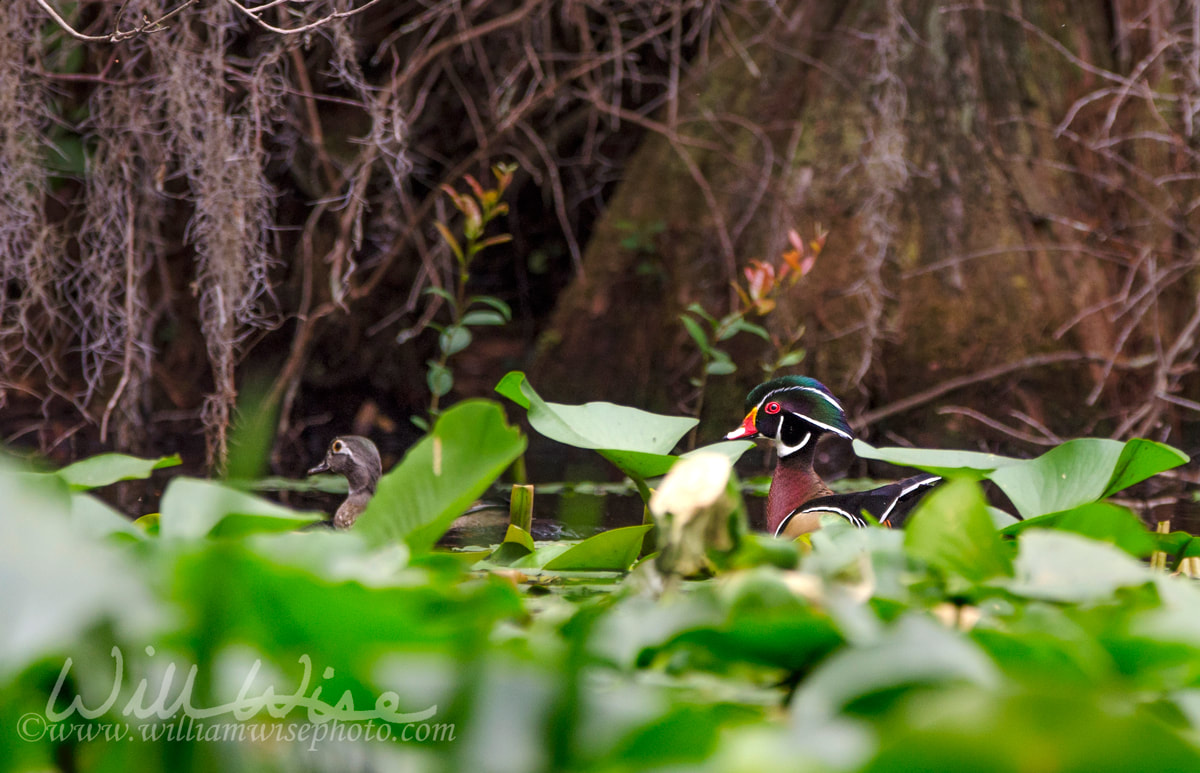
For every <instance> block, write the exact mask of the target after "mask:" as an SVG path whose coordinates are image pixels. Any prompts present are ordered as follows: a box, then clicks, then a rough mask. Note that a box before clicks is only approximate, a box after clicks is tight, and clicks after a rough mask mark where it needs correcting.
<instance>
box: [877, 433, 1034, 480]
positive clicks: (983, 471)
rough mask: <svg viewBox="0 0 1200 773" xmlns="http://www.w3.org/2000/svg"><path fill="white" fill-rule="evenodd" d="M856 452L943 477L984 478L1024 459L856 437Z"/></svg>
mask: <svg viewBox="0 0 1200 773" xmlns="http://www.w3.org/2000/svg"><path fill="white" fill-rule="evenodd" d="M854 453H855V454H857V455H858V456H860V457H861V458H863V459H878V460H879V461H881V462H888V463H890V464H898V465H900V466H902V467H916V468H917V469H919V470H925V471H926V472H932V473H934V474H935V475H941V476H943V477H947V478H949V477H958V478H962V477H971V478H983V477H986V476H987V473H989V472H991V471H992V470H996V469H999V468H1001V467H1007V466H1008V465H1012V464H1020V463H1021V462H1022V461H1023V460H1021V459H1014V458H1012V457H1009V456H1000V455H998V454H985V453H980V452H979V451H953V450H946V449H940V448H875V447H874V446H871V445H870V444H868V443H864V442H863V441H861V440H858V439H855V441H854Z"/></svg>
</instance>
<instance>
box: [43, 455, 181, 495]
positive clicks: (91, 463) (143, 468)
mask: <svg viewBox="0 0 1200 773" xmlns="http://www.w3.org/2000/svg"><path fill="white" fill-rule="evenodd" d="M181 463H182V460H181V459H180V458H179V454H172V455H171V456H163V457H159V458H158V459H141V458H138V457H136V456H127V455H125V454H100V455H99V456H92V457H89V458H87V459H81V460H80V461H78V462H75V463H74V464H68V465H67V466H66V467H63V468H62V469H61V470H59V471H58V475H59V476H60V477H61V478H62V479H63V480H65V481H66V482H67V485H68V486H70V487H71V488H72V489H74V490H77V491H79V490H86V489H94V488H101V487H103V486H108V485H110V484H112V483H116V482H117V481H121V480H142V479H144V478H148V477H150V473H152V472H154V471H155V470H161V469H162V468H164V467H174V466H176V465H178V464H181Z"/></svg>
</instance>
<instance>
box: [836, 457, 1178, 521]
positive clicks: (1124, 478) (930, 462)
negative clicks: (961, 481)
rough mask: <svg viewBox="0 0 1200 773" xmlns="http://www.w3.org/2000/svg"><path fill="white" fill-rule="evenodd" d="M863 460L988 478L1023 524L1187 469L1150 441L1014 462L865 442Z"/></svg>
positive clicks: (1001, 458) (949, 474)
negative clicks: (1166, 472) (1174, 469)
mask: <svg viewBox="0 0 1200 773" xmlns="http://www.w3.org/2000/svg"><path fill="white" fill-rule="evenodd" d="M854 450H855V453H857V454H858V455H859V456H861V457H863V458H864V459H879V460H882V461H886V462H891V463H892V464H900V465H904V466H907V467H917V468H919V469H922V470H926V471H928V472H933V473H936V474H939V475H945V476H961V475H964V474H965V475H968V476H972V477H977V478H988V479H990V480H992V481H994V482H995V483H996V485H997V486H999V487H1000V488H1001V490H1003V491H1004V493H1005V494H1006V495H1007V496H1008V498H1009V499H1010V500H1011V501H1012V503H1013V505H1014V506H1015V507H1016V508H1017V512H1019V513H1020V514H1021V516H1022V517H1023V518H1034V517H1037V516H1039V515H1045V514H1046V513H1057V512H1061V511H1064V510H1070V509H1072V508H1075V507H1078V506H1079V505H1083V504H1087V503H1088V502H1095V501H1097V500H1100V499H1103V498H1104V497H1107V496H1109V495H1111V494H1112V493H1114V492H1116V491H1120V490H1121V489H1123V488H1125V487H1127V486H1130V485H1133V484H1134V483H1136V482H1138V481H1140V480H1144V479H1145V478H1147V477H1149V476H1151V475H1154V474H1157V473H1159V472H1162V471H1163V470H1168V469H1171V468H1172V467H1176V466H1178V465H1180V464H1184V463H1185V462H1186V461H1187V459H1188V457H1187V456H1186V455H1185V454H1183V453H1182V452H1180V451H1178V450H1176V449H1174V448H1171V447H1170V446H1167V445H1163V444H1162V443H1155V442H1153V441H1149V440H1142V439H1135V440H1130V441H1129V442H1128V443H1121V442H1120V441H1117V440H1108V439H1104V438H1079V439H1076V440H1069V441H1067V442H1066V443H1063V444H1062V445H1059V446H1056V447H1055V448H1052V449H1050V450H1049V451H1047V452H1046V453H1044V454H1042V455H1041V456H1039V457H1037V458H1036V459H1013V458H1010V457H1005V456H997V455H995V454H982V453H978V452H975V451H947V450H939V449H919V448H872V447H871V446H869V445H867V444H866V443H863V442H862V441H860V440H855V441H854Z"/></svg>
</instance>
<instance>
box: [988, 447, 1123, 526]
mask: <svg viewBox="0 0 1200 773" xmlns="http://www.w3.org/2000/svg"><path fill="white" fill-rule="evenodd" d="M1124 445H1125V444H1124V443H1121V442H1120V441H1117V440H1107V439H1104V438H1079V439H1076V440H1068V441H1067V442H1066V443H1063V444H1062V445H1060V446H1056V447H1054V448H1052V449H1050V450H1049V451H1047V452H1046V453H1044V454H1042V455H1041V456H1039V457H1037V458H1036V459H1030V460H1028V461H1025V462H1022V463H1021V464H1015V465H1010V466H1008V467H1005V468H1003V469H999V470H996V471H995V472H993V473H992V474H991V475H989V476H988V477H990V478H991V479H992V480H993V481H995V483H996V485H997V486H999V487H1000V488H1001V489H1002V490H1003V491H1004V493H1005V494H1006V495H1007V496H1008V498H1009V499H1010V500H1011V501H1012V503H1013V505H1014V506H1016V508H1017V512H1018V513H1020V514H1021V517H1022V518H1033V517H1035V516H1038V515H1044V514H1046V513H1057V512H1060V511H1063V510H1070V509H1072V508H1074V507H1078V506H1079V505H1082V504H1086V503H1088V502H1095V501H1096V500H1098V499H1101V498H1102V497H1103V496H1104V492H1105V490H1106V489H1107V488H1108V482H1109V479H1110V478H1111V476H1112V471H1113V469H1114V468H1115V466H1116V464H1117V460H1118V459H1119V458H1120V457H1121V454H1122V450H1123V448H1124Z"/></svg>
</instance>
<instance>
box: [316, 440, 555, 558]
mask: <svg viewBox="0 0 1200 773" xmlns="http://www.w3.org/2000/svg"><path fill="white" fill-rule="evenodd" d="M319 472H336V473H337V474H339V475H342V476H344V477H345V478H346V482H347V483H349V484H350V493H349V495H348V496H347V497H346V501H345V502H342V504H341V506H340V507H338V509H337V512H336V513H334V516H333V526H334V528H336V529H349V528H350V527H351V526H353V525H354V522H355V521H356V520H358V516H360V515H362V513H363V511H364V510H366V509H367V504H368V503H369V502H370V501H371V497H372V496H374V495H375V486H376V485H377V484H378V483H379V478H380V476H381V475H382V474H383V465H382V463H381V462H380V458H379V449H378V448H376V447H375V444H374V443H373V442H371V440H370V439H368V438H365V437H361V436H359V435H341V436H339V437H336V438H334V439H333V442H331V443H330V444H329V450H327V451H326V452H325V458H324V459H323V460H322V461H321V463H320V464H318V465H316V466H315V467H313V468H312V469H311V470H309V471H308V474H309V475H316V474H317V473H319ZM508 523H509V513H508V503H507V502H495V501H479V502H476V503H475V504H473V505H471V507H470V508H468V509H467V511H466V512H465V513H463V514H462V515H461V516H459V517H458V518H456V519H455V520H454V523H452V524H451V525H450V528H449V529H448V530H447V531H446V533H445V534H444V535H443V536H442V538H441V539H440V540H439V543H441V544H443V545H488V544H492V543H496V542H500V541H501V540H502V539H504V533H505V531H506V530H507V528H508ZM530 528H531V536H532V537H533V538H534V539H535V540H555V539H575V538H577V537H578V536H579V535H577V534H575V533H574V532H573V531H571V530H570V529H568V528H566V527H564V526H563V525H562V524H561V523H559V522H557V521H547V520H544V519H541V518H535V519H533V523H532V524H531V526H530Z"/></svg>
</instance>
